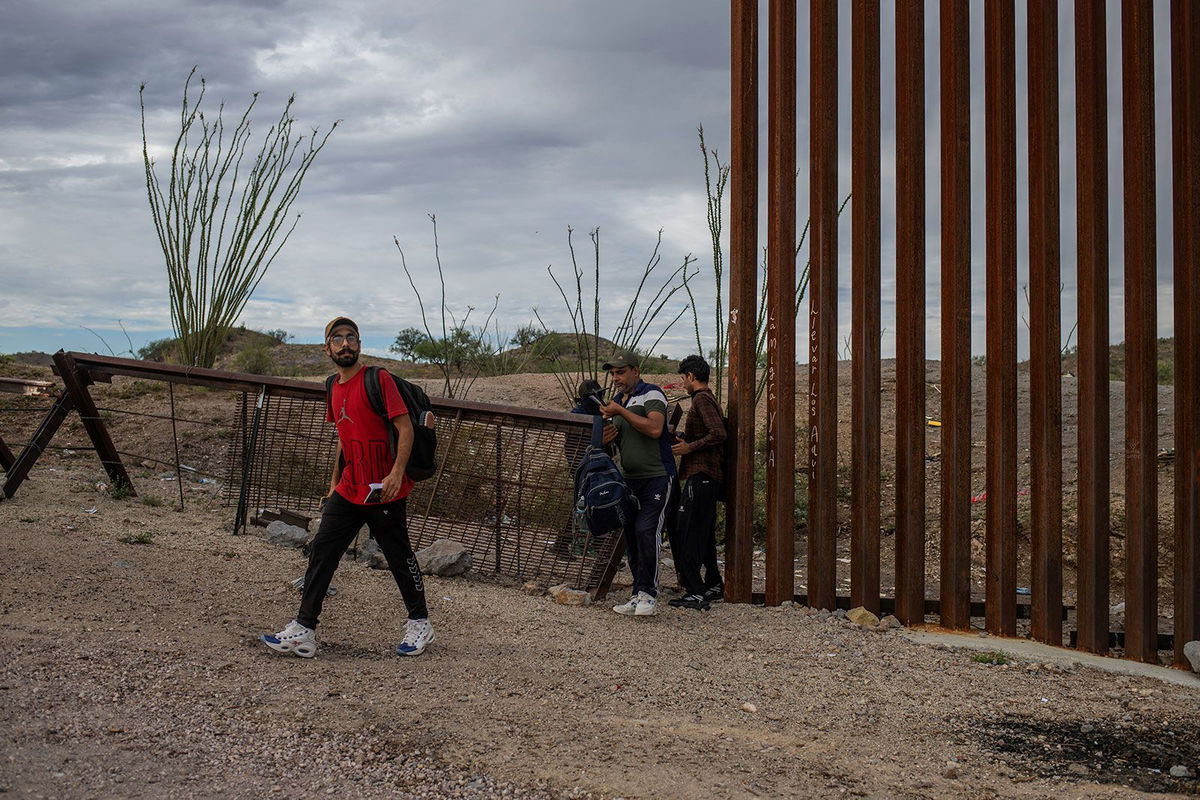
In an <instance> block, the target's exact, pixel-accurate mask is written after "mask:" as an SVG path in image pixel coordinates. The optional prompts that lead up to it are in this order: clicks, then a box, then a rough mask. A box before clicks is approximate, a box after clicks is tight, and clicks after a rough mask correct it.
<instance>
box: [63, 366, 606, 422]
mask: <svg viewBox="0 0 1200 800" xmlns="http://www.w3.org/2000/svg"><path fill="white" fill-rule="evenodd" d="M67 355H68V356H70V357H71V359H72V360H74V362H75V363H76V365H78V366H80V367H84V368H86V369H87V370H88V372H89V373H90V374H91V375H92V377H94V378H95V379H96V380H102V379H103V378H105V377H109V378H111V376H113V375H124V376H127V377H132V378H145V379H148V380H158V381H167V382H170V383H180V384H186V385H190V386H207V387H209V388H213V389H225V390H227V391H235V392H249V393H251V394H258V392H259V391H260V390H261V389H262V388H263V387H264V386H265V387H266V388H267V394H268V395H270V396H272V397H294V398H298V399H301V400H312V399H314V398H316V399H320V398H322V397H324V396H325V386H324V384H322V383H317V382H314V381H302V380H295V379H291V378H275V377H271V376H267V375H251V374H249V373H242V372H225V371H223V370H216V369H205V368H203V367H183V366H178V365H175V364H160V363H157V362H154V361H136V360H133V359H128V358H114V357H111V356H98V355H95V354H93V353H75V352H71V353H68V354H67ZM429 401H430V403H431V404H432V405H433V407H434V408H435V409H438V410H441V411H443V412H454V411H458V410H462V411H478V412H481V413H484V414H490V415H501V416H503V415H504V414H506V413H514V412H515V413H516V415H518V416H520V418H521V419H537V420H541V421H544V422H566V423H569V424H572V425H576V426H578V427H581V428H590V427H591V424H592V420H591V417H588V416H586V415H582V414H571V413H568V412H565V411H543V410H541V409H532V408H519V409H515V408H514V407H513V406H503V405H497V404H495V403H478V402H475V401H474V400H458V399H454V398H449V397H430V398H429Z"/></svg>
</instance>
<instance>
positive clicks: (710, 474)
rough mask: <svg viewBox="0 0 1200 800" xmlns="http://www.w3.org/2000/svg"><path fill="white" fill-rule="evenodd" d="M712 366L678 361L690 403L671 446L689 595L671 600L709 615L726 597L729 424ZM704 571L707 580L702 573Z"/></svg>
mask: <svg viewBox="0 0 1200 800" xmlns="http://www.w3.org/2000/svg"><path fill="white" fill-rule="evenodd" d="M709 371H710V370H709V366H708V362H707V361H705V360H704V359H703V358H701V357H700V356H688V357H687V358H685V359H684V360H683V361H681V362H679V374H680V377H681V378H682V381H681V382H682V383H683V387H684V388H685V389H687V392H688V394H689V395H691V398H692V407H691V410H690V411H688V415H687V420H686V421H685V422H684V425H683V434H682V435H681V436H678V437H677V439H678V441H677V442H676V443H675V445H674V446H672V447H671V452H672V453H674V454H675V455H676V456H679V458H680V461H679V481H680V483H681V485H682V487H683V488H682V490H681V491H680V497H679V516H678V517H677V519H676V523H675V532H674V533H673V534H672V537H673V538H674V539H675V548H674V555H675V571H676V573H677V574H678V575H679V581H680V583H681V584H683V589H684V592H685V594H684V595H683V596H682V597H677V598H675V599H674V600H671V601H670V605H673V606H675V607H677V608H693V609H696V610H698V611H703V610H707V609H708V607H709V604H710V603H714V602H720V601H721V600H723V599H724V598H725V585H724V581H722V579H721V569H720V567H719V566H718V565H717V538H716V534H717V497H718V495H719V494H720V490H721V481H722V480H724V478H725V476H724V474H723V473H724V469H723V463H724V455H725V419H724V417H723V416H722V415H721V406H720V404H718V403H717V398H716V397H715V396H714V395H713V393H712V390H710V389H709V388H708V377H709ZM701 566H703V567H704V576H703V579H702V578H701V575H700V568H701Z"/></svg>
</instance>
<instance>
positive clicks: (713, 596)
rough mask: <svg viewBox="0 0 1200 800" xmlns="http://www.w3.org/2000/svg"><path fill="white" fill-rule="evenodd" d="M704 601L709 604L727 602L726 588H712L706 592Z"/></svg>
mask: <svg viewBox="0 0 1200 800" xmlns="http://www.w3.org/2000/svg"><path fill="white" fill-rule="evenodd" d="M704 599H705V600H706V601H707V602H709V603H724V602H725V586H724V585H719V586H710V587H708V588H707V589H705V590H704Z"/></svg>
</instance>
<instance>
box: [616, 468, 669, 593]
mask: <svg viewBox="0 0 1200 800" xmlns="http://www.w3.org/2000/svg"><path fill="white" fill-rule="evenodd" d="M625 483H626V484H627V485H628V486H629V491H631V492H632V493H633V494H635V495H637V498H638V501H639V502H640V503H641V508H639V509H638V510H637V511H636V512H635V513H634V516H633V519H631V520H629V522H628V523H626V524H625V546H626V548H627V549H626V555H627V556H628V558H629V571H630V572H632V573H633V592H634V594H637V593H638V592H645V593H646V594H648V595H650V596H651V597H657V596H658V552H659V550H660V549H662V532H663V525H664V523H665V522H666V517H667V508H668V507H669V505H670V503H671V478H668V477H666V476H663V477H661V478H628V479H626V481H625Z"/></svg>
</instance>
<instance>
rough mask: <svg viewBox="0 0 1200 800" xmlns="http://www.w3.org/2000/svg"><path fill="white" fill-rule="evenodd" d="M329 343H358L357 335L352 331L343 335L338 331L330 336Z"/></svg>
mask: <svg viewBox="0 0 1200 800" xmlns="http://www.w3.org/2000/svg"><path fill="white" fill-rule="evenodd" d="M329 343H330V344H337V345H341V344H358V335H357V334H354V333H347V334H346V335H345V336H343V335H342V334H340V333H339V334H337V335H336V336H330V337H329Z"/></svg>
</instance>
